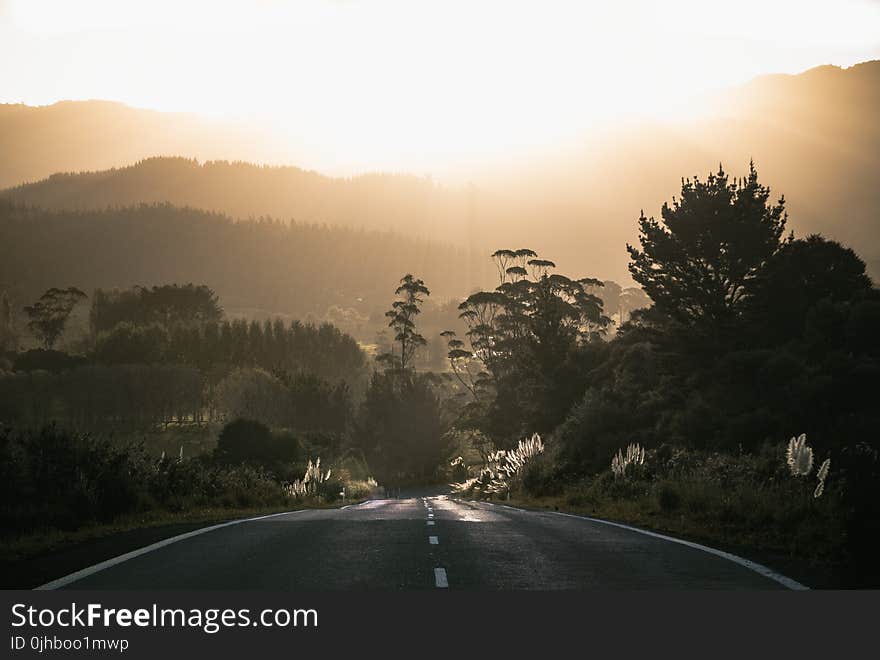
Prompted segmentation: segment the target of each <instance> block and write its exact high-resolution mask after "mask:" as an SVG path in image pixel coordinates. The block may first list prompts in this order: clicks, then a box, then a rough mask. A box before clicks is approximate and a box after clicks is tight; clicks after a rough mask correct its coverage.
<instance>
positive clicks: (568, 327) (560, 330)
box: [442, 248, 610, 443]
mask: <svg viewBox="0 0 880 660" xmlns="http://www.w3.org/2000/svg"><path fill="white" fill-rule="evenodd" d="M492 259H493V261H494V262H495V265H496V267H497V269H498V274H499V280H500V283H499V285H498V286H497V287H496V288H495V290H494V291H479V292H477V293H474V294H472V295H470V296H468V298H467V299H466V300H465V301H464V302H462V303H461V304H460V305H459V310H460V314H459V316H460V318H461V319H462V321H464V323H465V325H466V326H467V328H468V330H467V333H466V336H465V338H459V337H458V336H457V334H456V333H455V332H454V331H452V330H447V331H444V332H443V333H442V336H444V337H446V338H447V346H448V348H449V353H448V358H449V363H450V366H451V368H452V372H453V374H454V375H455V376H456V377H457V378H458V380H459V381H460V382H461V384H462V385H463V386H464V387H465V388H466V390H467V391H468V392H470V394H471V397H472V399H473V400H472V401H471V402H470V403H468V404H467V405H466V406H465V407H464V408H463V409H462V417H461V419H460V423H461V424H463V425H465V426H477V427H478V428H481V429H482V430H484V431H486V432H487V433H488V434H489V435H491V436H492V437H493V439H494V440H496V442H499V443H511V442H512V443H515V442H517V441H519V439H520V438H521V437H522V434H523V433H531V432H534V431H535V430H538V431H549V430H551V428H552V426H553V424H555V423H558V421H560V419H561V418H562V417H563V416H564V415H565V413H566V412H567V409H568V408H567V407H568V406H569V405H570V404H571V403H572V402H573V400H574V399H575V398H577V397H578V396H579V395H580V394H581V393H582V381H583V376H582V375H580V374H582V371H583V370H582V369H580V368H579V367H578V365H577V362H578V359H577V358H576V354H577V353H578V352H579V351H581V350H582V349H583V348H584V347H585V346H587V345H588V344H590V343H592V342H593V341H594V340H596V339H598V338H600V337H601V336H603V335H604V332H605V328H606V327H607V325H608V323H609V322H610V319H609V318H608V317H606V316H605V315H604V314H603V307H602V299H601V298H600V297H599V295H597V293H598V292H599V291H600V289H601V288H602V287H603V283H602V282H601V281H600V280H596V279H593V278H581V279H576V280H575V279H571V278H569V277H566V276H564V275H561V274H558V273H554V272H552V271H553V269H554V268H555V267H556V265H555V264H554V263H553V262H552V261H548V260H546V259H539V258H538V255H537V254H536V253H535V252H534V251H533V250H530V249H528V248H521V249H519V250H498V251H496V252H494V253H493V254H492ZM594 291H595V292H597V293H594ZM465 339H466V341H465ZM525 427H528V428H525Z"/></svg>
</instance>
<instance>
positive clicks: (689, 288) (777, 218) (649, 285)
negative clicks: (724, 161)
mask: <svg viewBox="0 0 880 660" xmlns="http://www.w3.org/2000/svg"><path fill="white" fill-rule="evenodd" d="M769 197H770V189H769V188H767V187H765V186H763V185H761V184H760V183H758V172H757V170H756V169H755V166H754V163H750V165H749V174H748V177H746V178H745V179H744V180H739V181H728V178H727V174H726V173H725V172H724V170H723V169H722V168H721V167H719V168H718V173H717V174H710V175H709V178H708V179H707V180H706V181H705V182H703V181H700V180H699V179H698V178H695V179H694V180H693V181H691V180H690V179H688V180H686V181H685V180H683V181H682V186H681V199H673V202H672V206H670V205H669V204H665V203H664V205H663V208H662V211H661V215H662V220H660V221H658V220H655V219H654V218H653V217H651V218H646V217H645V215H644V213H642V215H641V217H640V218H639V244H640V246H641V249H639V248H635V247H633V246H632V245H627V251H628V252H629V254H630V258H631V263H630V264H629V271H630V273H632V277H633V279H634V280H635V281H636V282H638V283H639V284H640V285H641V286H642V287H643V288H644V290H645V292H646V293H647V294H648V295H649V296H650V297H651V299H652V300H653V301H654V304H655V305H656V306H657V309H658V310H659V311H660V312H662V313H663V314H666V315H667V316H669V317H670V318H672V319H675V320H677V321H679V322H681V323H684V324H687V325H690V324H703V323H706V324H708V325H709V326H714V327H718V326H719V325H722V324H725V323H727V322H729V321H730V320H731V319H732V318H735V317H737V316H738V315H739V314H740V313H741V312H742V309H743V306H744V304H745V300H746V298H747V296H748V292H749V287H750V285H751V283H752V282H753V280H754V279H755V277H756V276H757V275H758V273H759V272H760V270H761V268H762V267H763V266H764V265H765V264H766V263H767V261H768V260H769V259H770V258H771V257H773V255H774V254H776V252H777V251H778V250H779V248H780V239H781V237H782V233H783V231H784V229H785V222H786V214H785V202H784V199H783V198H780V200H779V201H778V203H776V204H769V203H768V199H769Z"/></svg>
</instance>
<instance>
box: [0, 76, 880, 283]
mask: <svg viewBox="0 0 880 660" xmlns="http://www.w3.org/2000/svg"><path fill="white" fill-rule="evenodd" d="M829 98H830V99H833V100H834V102H833V103H819V102H818V101H819V100H820V99H829ZM646 104H650V99H646ZM60 105H63V104H60ZM709 105H710V107H711V111H710V112H709V113H708V114H707V115H705V116H704V117H703V118H702V119H699V120H697V119H694V120H689V121H686V122H677V123H670V122H660V121H641V122H628V123H625V124H618V125H615V126H611V127H596V129H595V130H594V132H593V133H592V134H590V135H588V136H583V137H582V138H579V139H572V140H571V141H570V142H569V143H568V144H567V145H565V146H564V147H559V148H557V149H555V150H553V151H545V152H544V153H541V154H530V155H525V154H523V155H520V157H518V158H517V157H512V158H511V159H510V162H509V163H508V166H507V167H506V168H505V171H504V173H503V174H502V173H499V172H497V171H496V172H494V173H493V172H490V171H488V170H485V171H484V172H483V174H482V175H481V176H480V177H477V178H475V183H476V184H477V185H476V187H469V188H465V187H446V186H440V185H437V184H435V183H433V182H432V181H431V180H430V179H425V178H421V177H412V176H404V175H378V174H377V175H367V176H360V177H355V178H350V179H344V178H330V177H326V176H322V175H320V174H317V173H314V172H308V171H305V170H301V169H298V168H295V167H262V166H257V165H250V164H245V163H239V162H203V163H198V162H195V161H193V160H190V159H183V158H162V159H148V160H143V161H140V162H137V164H135V165H130V164H131V163H132V162H136V161H138V160H139V159H140V158H143V157H144V156H147V155H150V153H154V154H162V153H174V154H179V155H181V156H187V157H192V156H199V155H200V154H204V152H205V149H204V148H203V147H204V145H202V144H194V143H193V144H192V145H191V146H190V147H189V148H187V147H186V145H184V146H181V147H180V148H179V149H178V150H176V151H170V150H169V149H170V147H168V148H166V145H167V144H168V143H167V141H166V142H162V141H158V142H156V143H155V144H154V146H153V150H152V151H151V152H150V153H144V151H143V150H141V151H140V152H139V153H137V154H135V155H131V156H129V157H128V158H124V157H122V155H121V154H119V153H118V149H117V148H116V147H115V146H113V148H111V145H116V144H118V143H125V140H123V139H122V138H121V133H120V130H121V129H120V128H119V125H117V124H111V129H110V130H101V129H100V128H99V123H98V122H92V123H89V124H88V127H89V128H88V130H85V131H82V134H83V135H91V136H92V137H94V132H95V131H97V134H99V135H103V134H104V133H106V139H103V138H102V139H99V140H95V141H93V142H92V143H90V144H89V150H90V152H89V153H90V155H89V158H88V159H86V158H83V159H80V160H77V159H76V158H74V157H70V158H69V159H68V160H66V161H64V162H63V163H62V162H60V161H58V160H57V158H55V155H57V154H60V153H62V152H61V151H60V150H57V149H56V150H54V151H52V153H53V157H52V158H50V157H48V156H46V154H47V153H48V152H47V151H46V149H42V150H41V149H32V148H31V147H30V146H28V145H30V144H32V143H33V144H37V145H38V146H39V145H45V144H46V143H47V142H49V141H50V139H51V138H50V137H47V136H50V135H57V136H59V143H60V142H61V140H62V139H63V140H66V139H67V137H68V133H69V131H70V129H71V125H70V124H69V123H66V124H58V125H57V126H55V124H53V122H52V120H51V117H50V116H49V114H48V109H43V111H44V112H46V113H47V115H46V117H45V121H44V123H43V124H42V128H41V129H40V130H41V131H43V132H42V133H40V134H39V135H40V137H39V139H37V138H36V137H34V136H35V135H36V134H35V133H34V134H32V133H28V130H29V129H27V127H25V128H20V129H16V130H12V129H10V128H9V118H8V116H7V115H9V110H8V107H7V109H6V110H5V114H4V113H3V112H0V136H3V135H5V136H6V137H5V138H4V139H6V140H7V141H8V140H9V136H10V135H12V134H13V133H14V134H15V135H16V138H15V139H16V140H17V142H16V144H17V145H19V146H18V147H15V148H8V147H7V149H6V150H5V153H7V154H9V155H11V157H8V158H6V159H4V162H3V165H2V166H3V167H6V168H7V170H9V171H11V169H10V168H16V167H19V162H34V163H35V162H36V160H38V155H39V154H43V155H44V162H42V165H41V166H42V169H43V176H45V175H48V174H49V173H50V172H57V171H76V170H89V169H92V170H101V168H102V166H101V165H95V162H96V161H97V160H100V161H101V162H102V163H104V166H103V167H109V166H110V165H117V166H120V165H127V166H126V167H121V168H118V169H103V171H93V172H85V173H80V174H65V175H56V176H52V177H49V178H47V179H44V180H42V181H39V182H35V183H31V184H29V185H24V186H20V187H17V188H12V189H9V190H6V191H4V192H3V193H2V195H3V196H5V197H8V198H11V199H13V200H15V201H17V202H21V203H26V204H33V205H37V206H43V207H49V208H55V209H60V208H71V209H96V208H104V207H106V206H107V205H123V206H124V205H130V204H136V203H140V202H148V203H152V202H165V201H170V202H172V203H174V204H177V205H189V206H194V207H197V208H203V209H208V210H215V211H219V212H222V213H225V214H228V215H230V216H232V217H234V218H249V217H258V216H261V215H272V216H274V217H278V218H282V219H290V218H294V219H297V220H300V221H305V222H327V223H330V224H337V225H340V226H347V227H358V228H359V227H363V228H367V229H379V230H388V229H392V230H394V231H398V232H401V233H406V234H410V235H414V236H422V237H429V238H432V239H439V240H442V241H446V242H451V243H456V244H458V245H460V246H463V247H466V248H468V249H470V250H472V251H474V252H475V253H485V252H486V251H487V250H491V249H494V248H497V247H499V245H500V243H504V244H505V245H520V244H522V245H528V246H529V247H531V248H533V249H535V250H537V251H538V252H540V253H541V254H542V255H545V256H547V257H548V258H551V259H553V260H554V261H556V262H557V264H559V266H560V267H561V268H563V269H566V270H568V271H571V272H575V273H577V274H581V275H589V274H595V273H602V274H604V275H605V276H607V277H610V278H612V279H616V280H618V281H626V280H627V277H628V276H627V272H626V253H625V249H624V247H625V244H626V243H627V242H628V241H629V242H632V241H634V240H635V238H636V222H635V220H636V218H637V217H638V215H639V211H640V210H641V209H644V210H645V212H646V213H647V214H648V215H659V211H660V206H661V205H662V203H663V202H664V201H669V200H671V198H672V196H673V195H674V194H676V192H677V191H678V189H679V187H680V179H681V177H682V176H694V175H699V176H700V177H705V176H706V175H707V174H708V173H709V172H710V171H715V170H717V168H718V163H719V162H722V163H723V164H724V167H725V170H727V171H728V172H729V173H730V174H731V175H733V176H741V175H743V174H744V173H745V172H746V170H747V166H748V162H749V160H750V159H754V160H755V162H756V163H757V166H758V169H759V172H760V174H761V179H762V181H764V182H765V183H767V184H769V185H770V186H771V188H772V189H773V194H774V195H784V196H785V198H786V200H787V202H788V210H789V228H790V229H791V230H793V231H795V232H796V234H798V235H805V234H807V233H814V232H815V233H821V234H823V235H825V236H828V237H830V238H834V239H837V240H840V241H842V242H844V243H846V244H848V245H850V246H852V247H853V248H854V249H855V250H856V251H857V252H859V254H860V255H861V256H862V257H863V258H864V259H865V260H866V262H867V263H868V266H869V270H870V272H871V274H872V276H873V277H875V278H876V277H877V276H878V275H880V223H878V222H877V215H876V209H877V208H878V205H880V186H877V181H878V180H880V126H878V124H877V122H876V118H875V116H874V115H875V114H876V108H877V107H878V106H880V61H873V62H866V63H863V64H860V65H857V66H853V67H850V68H848V69H841V68H838V67H832V66H826V67H819V68H816V69H812V70H810V71H807V72H804V73H802V74H799V75H772V76H763V77H760V78H757V79H755V80H754V81H752V82H751V83H749V84H746V85H743V86H740V87H737V88H734V89H730V90H726V91H725V92H723V93H720V94H718V95H716V96H715V97H714V98H712V99H711V102H710V104H709ZM55 107H56V106H51V108H55ZM114 107H116V106H114ZM81 110H82V112H85V113H86V114H88V113H87V111H86V107H85V106H83V107H82V108H81ZM114 111H120V110H119V109H118V108H116V110H114ZM18 112H19V114H22V113H23V114H28V112H29V110H27V109H19V110H18ZM120 112H121V111H120ZM13 114H14V113H13ZM155 115H156V116H157V117H158V116H160V115H159V113H155ZM161 117H164V115H161ZM153 121H159V119H156V118H155V117H154V119H153ZM53 126H54V128H53V132H50V133H45V131H46V130H47V128H46V127H50V128H51V127H53ZM135 127H136V126H135V125H134V124H133V125H132V130H134V128H135ZM138 130H140V129H138ZM143 133H144V137H143V142H138V141H136V142H137V143H138V144H143V143H144V142H149V140H150V136H151V133H150V131H143ZM79 134H80V133H77V135H79ZM28 135H30V136H31V137H28ZM83 139H85V138H83ZM29 140H30V142H29ZM139 140H140V138H139ZM224 149H225V151H224ZM31 151H33V152H34V154H35V155H34V156H32V157H31V156H28V157H27V158H25V157H24V155H23V154H27V153H29V152H31ZM50 151H51V150H50ZM211 151H212V152H213V153H214V154H216V155H215V156H208V157H216V158H221V157H222V158H227V159H231V158H237V157H239V156H238V155H237V154H239V153H241V150H240V149H237V148H236V147H235V145H231V146H223V145H222V144H221V143H217V144H215V145H213V146H212V148H211ZM65 153H66V152H65ZM224 154H225V155H224ZM201 158H202V159H204V158H205V156H204V155H202V156H201ZM291 158H292V159H293V160H295V155H293V156H292V157H291ZM22 159H23V160H22ZM31 169H32V170H34V171H35V170H36V169H39V168H37V166H36V165H34V166H33V167H32V168H31ZM478 170H479V164H475V171H478ZM25 178H27V177H25V176H24V175H23V174H17V175H12V174H9V173H8V172H7V174H6V175H4V176H0V181H7V182H8V181H11V180H15V181H22V180H24V179H25ZM499 236H503V237H504V238H503V240H501V239H499V238H498V237H499ZM499 241H500V242H499Z"/></svg>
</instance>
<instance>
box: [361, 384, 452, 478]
mask: <svg viewBox="0 0 880 660" xmlns="http://www.w3.org/2000/svg"><path fill="white" fill-rule="evenodd" d="M446 430H447V425H446V422H445V420H444V418H443V414H442V410H441V406H440V401H439V400H438V398H437V396H436V395H435V393H434V389H433V387H432V384H431V379H430V378H429V376H427V375H424V374H416V373H413V372H411V371H405V372H400V371H393V370H389V371H386V372H376V373H374V374H373V376H372V379H371V380H370V385H369V387H368V388H367V392H366V395H365V397H364V401H363V403H362V404H361V408H360V411H359V414H358V419H357V424H356V427H355V433H354V443H355V446H356V447H357V448H359V449H360V450H361V451H363V453H364V456H365V457H366V459H367V462H368V463H369V465H370V469H371V471H372V472H373V474H374V475H376V477H377V478H378V479H379V480H380V481H381V482H382V483H383V484H384V485H386V486H394V485H399V484H401V483H404V482H407V481H412V480H425V479H428V478H430V477H431V476H432V475H433V473H434V472H435V470H436V469H437V467H438V466H440V465H441V464H442V463H444V462H445V461H447V460H448V459H449V455H450V453H451V451H452V448H451V443H450V442H449V438H447V436H446Z"/></svg>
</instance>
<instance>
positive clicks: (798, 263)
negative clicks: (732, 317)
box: [748, 234, 872, 345]
mask: <svg viewBox="0 0 880 660" xmlns="http://www.w3.org/2000/svg"><path fill="white" fill-rule="evenodd" d="M871 288H872V286H871V279H870V278H869V277H868V276H867V275H866V274H865V262H864V261H862V260H861V259H860V258H859V257H858V255H856V253H855V252H853V250H852V249H851V248H847V247H844V246H842V245H841V244H840V243H837V242H836V241H829V240H826V239H824V238H822V237H821V236H818V235H815V234H814V235H811V236H808V237H807V238H805V239H798V240H793V239H790V240H788V241H786V242H785V243H784V244H783V246H782V248H781V249H780V250H779V252H777V253H776V254H775V255H774V256H773V258H772V259H770V260H769V261H768V262H767V265H766V267H765V268H764V269H763V271H762V272H761V273H760V275H759V276H758V277H757V278H756V279H755V282H754V285H753V287H752V289H753V295H752V296H751V298H750V300H749V310H748V311H749V315H748V320H749V323H750V326H751V327H750V332H749V340H750V342H751V343H752V345H754V344H755V343H756V342H770V343H773V344H781V343H784V342H786V341H789V340H791V339H797V338H799V337H800V336H801V335H802V333H803V331H804V328H805V327H806V325H807V318H808V316H809V314H810V310H812V309H814V308H815V307H816V306H817V305H818V304H819V303H822V302H826V303H833V304H835V305H840V304H847V303H851V302H853V301H855V300H859V299H862V298H865V297H866V296H867V295H868V293H869V292H870V291H871Z"/></svg>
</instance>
